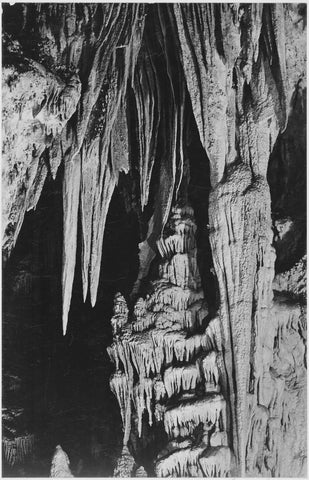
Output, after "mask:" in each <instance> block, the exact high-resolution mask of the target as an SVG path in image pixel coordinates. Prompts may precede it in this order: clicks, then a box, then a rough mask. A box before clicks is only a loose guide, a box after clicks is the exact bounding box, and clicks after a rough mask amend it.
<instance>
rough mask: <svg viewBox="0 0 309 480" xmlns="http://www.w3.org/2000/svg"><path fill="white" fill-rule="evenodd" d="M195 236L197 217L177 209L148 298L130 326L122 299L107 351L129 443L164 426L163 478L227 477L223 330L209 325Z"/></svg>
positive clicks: (159, 463) (136, 310)
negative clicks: (222, 389) (150, 429)
mask: <svg viewBox="0 0 309 480" xmlns="http://www.w3.org/2000/svg"><path fill="white" fill-rule="evenodd" d="M195 231H196V225H195V222H194V218H193V210H192V209H191V208H190V207H183V208H180V207H176V208H174V209H173V210H172V214H171V217H170V219H169V221H168V223H167V226H166V229H165V233H164V234H163V236H162V238H161V240H160V241H159V242H158V247H159V251H160V253H161V256H162V258H163V260H162V263H161V265H160V267H159V279H158V280H156V281H154V282H152V285H151V288H150V289H149V291H150V294H148V295H147V297H146V299H142V298H139V299H138V300H137V302H136V304H135V306H134V309H133V315H132V318H131V321H129V318H128V309H127V306H126V303H125V301H124V299H123V297H121V295H120V294H117V295H116V298H115V303H114V316H113V318H112V326H113V330H114V342H113V344H112V346H111V347H109V348H108V351H109V354H110V357H111V359H112V360H113V361H114V362H115V365H116V373H115V374H114V375H113V376H112V378H111V381H110V384H111V389H112V391H113V393H114V394H115V395H116V397H117V400H118V403H119V406H120V411H121V416H122V421H123V426H124V444H126V443H127V442H128V440H129V437H130V431H131V429H132V433H133V430H134V429H135V428H136V429H137V433H138V436H139V437H142V435H143V425H144V422H148V424H149V426H151V425H153V423H156V424H157V426H161V428H162V430H163V429H164V430H165V432H166V434H167V436H168V444H167V446H166V448H165V449H164V451H162V452H161V453H160V454H159V456H158V458H157V460H156V465H155V471H156V474H157V475H158V476H192V475H193V476H226V475H227V474H228V472H229V464H230V450H229V448H228V441H227V432H226V427H227V420H226V402H225V399H224V398H223V396H222V394H221V393H220V378H221V373H220V365H221V364H222V362H220V356H221V352H220V348H219V347H218V346H220V345H221V341H220V329H219V328H218V327H219V325H218V319H217V318H214V319H212V320H210V321H209V318H208V309H207V305H206V302H205V300H204V295H203V291H202V289H201V279H200V275H199V271H198V268H197V262H196V255H197V249H196V244H195ZM207 322H208V325H207V327H206V328H205V324H206V323H207Z"/></svg>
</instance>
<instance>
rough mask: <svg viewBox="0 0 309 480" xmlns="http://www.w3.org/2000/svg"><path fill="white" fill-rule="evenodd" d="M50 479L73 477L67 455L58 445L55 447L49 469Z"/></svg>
mask: <svg viewBox="0 0 309 480" xmlns="http://www.w3.org/2000/svg"><path fill="white" fill-rule="evenodd" d="M50 477H52V478H56V477H62V478H66V477H74V475H72V473H71V470H70V460H69V457H68V455H67V454H66V453H65V452H64V451H63V450H62V448H61V446H60V445H57V447H56V450H55V453H54V456H53V459H52V464H51V468H50Z"/></svg>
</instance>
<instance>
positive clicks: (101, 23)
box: [2, 3, 306, 476]
mask: <svg viewBox="0 0 309 480" xmlns="http://www.w3.org/2000/svg"><path fill="white" fill-rule="evenodd" d="M305 67H306V8H305V5H303V4H281V3H275V4H241V5H236V4H206V3H202V4H185V3H182V4H165V5H163V4H162V5H161V4H160V5H159V4H155V5H146V4H124V3H122V4H121V3H120V4H70V3H68V4H42V5H41V4H27V5H16V6H13V7H10V6H8V5H7V6H5V9H4V40H3V170H2V172H3V192H4V195H3V252H4V258H5V259H6V260H7V259H8V258H9V256H10V254H11V252H12V249H13V247H14V245H15V244H16V241H17V238H18V235H19V232H20V231H21V227H22V223H23V219H24V217H25V213H26V212H27V211H29V210H31V209H35V208H36V206H37V204H38V201H39V198H40V196H41V192H42V190H43V188H44V183H45V181H46V180H48V179H56V178H60V179H61V182H62V206H63V248H62V259H63V260H62V325H63V332H64V333H66V332H67V328H68V327H69V329H70V323H69V324H68V318H69V312H70V303H71V297H72V289H73V281H74V277H75V278H77V277H78V278H81V284H82V296H83V300H84V301H85V302H87V301H90V302H91V305H92V306H94V305H95V304H96V301H97V295H98V292H99V291H100V288H99V282H100V270H101V260H102V249H103V248H104V244H103V239H104V232H105V225H106V219H107V215H108V211H109V205H110V203H111V200H112V197H113V195H114V194H115V192H116V191H117V192H120V194H121V196H122V197H123V201H124V203H125V206H126V210H127V213H128V214H130V213H132V212H133V213H134V215H136V217H137V219H138V234H137V237H139V238H138V239H137V242H138V243H139V265H138V267H137V270H138V273H137V274H136V276H135V279H134V281H135V284H134V288H133V291H132V295H131V298H130V299H129V298H128V297H127V301H128V303H127V302H126V299H125V298H124V296H123V295H122V293H119V294H117V296H116V297H115V301H114V316H113V318H112V322H111V323H112V329H113V335H114V343H113V344H112V346H111V347H110V348H109V354H110V356H111V358H112V360H113V361H114V362H115V367H116V372H115V375H114V376H113V377H112V379H111V389H112V391H113V393H114V394H115V396H116V398H117V400H118V403H119V406H120V413H121V417H122V423H123V430H124V442H123V443H124V450H123V453H122V455H121V457H120V459H119V462H118V466H117V468H116V470H115V475H117V476H130V475H135V473H136V476H144V475H145V472H146V471H147V474H156V475H157V476H184V475H186V476H226V475H234V476H246V475H249V476H259V475H261V476H295V475H297V476H304V475H305V472H306V470H305V468H306V467H305V457H306V429H305V426H306V358H305V356H306V321H305V297H306V278H305V272H306V249H305V236H306V235H305V230H306V227H305V226H306V215H305V213H306V206H305V194H304V192H305V180H304V179H305V156H306V151H305V150H306V149H305V143H306V134H305V125H306V115H305V104H306V102H305V99H306V78H305V74H306V68H305ZM195 130H197V132H198V135H199V140H198V139H196V136H194V131H195ZM199 142H200V144H201V148H202V149H203V152H204V157H205V163H207V168H208V163H209V174H207V185H205V186H204V187H205V189H206V190H204V191H199V192H197V190H196V192H197V193H195V197H198V198H199V199H200V200H199V201H200V202H201V197H202V196H203V195H204V196H205V197H206V196H207V208H208V213H207V214H206V213H203V215H202V216H203V219H202V221H201V223H203V227H202V230H203V233H202V234H201V233H200V232H197V229H196V223H195V214H196V212H194V211H193V210H192V208H191V207H189V206H188V204H189V202H188V197H189V196H190V191H192V188H194V186H193V185H192V182H191V183H190V181H191V180H190V172H193V171H194V162H195V161H196V162H197V160H196V158H195V156H194V154H195V152H196V151H197V147H196V145H197V144H198V143H199ZM192 144H195V145H193V146H192ZM194 148H195V149H196V150H194ZM209 185H210V193H209V198H208V193H207V192H208V188H209ZM190 189H191V190H190ZM197 210H198V208H197ZM198 237H200V238H203V241H204V245H202V246H201V243H203V242H201V241H199V246H200V247H199V248H200V250H201V251H198V250H197V248H196V240H197V238H198ZM206 243H207V245H208V244H209V245H210V247H209V248H208V247H206ZM207 248H208V250H209V251H207ZM206 251H207V253H205V252H206ZM77 255H78V256H79V258H78V261H77ZM203 255H204V257H207V256H208V257H207V258H209V257H211V258H210V260H209V261H208V263H207V262H206V263H207V266H206V267H205V270H207V272H206V276H207V279H208V280H207V282H208V283H207V282H205V277H204V274H203V275H202V278H201V276H200V271H201V272H202V270H201V269H200V265H201V263H202V261H201V258H202V257H203ZM159 257H160V260H159ZM8 261H9V260H8ZM158 263H159V264H158ZM77 265H79V272H76V275H75V271H76V270H77V269H76V266H77ZM203 272H204V270H203ZM20 281H21V282H23V280H22V279H21V280H20ZM24 283H27V278H25V279H24ZM210 283H211V288H212V291H214V292H216V299H213V302H208V303H207V302H206V300H205V299H206V297H207V298H209V291H210V290H208V288H206V287H205V285H206V284H207V287H210V285H209V284H210ZM123 293H124V292H123ZM124 294H125V293H124ZM133 300H134V302H133ZM133 303H134V306H132V305H133ZM129 449H130V450H129ZM130 451H131V453H130ZM137 472H139V474H138V475H137Z"/></svg>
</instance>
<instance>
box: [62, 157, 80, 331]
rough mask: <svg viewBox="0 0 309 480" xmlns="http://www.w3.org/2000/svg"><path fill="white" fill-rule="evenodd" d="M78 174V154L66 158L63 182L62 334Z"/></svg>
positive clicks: (72, 258) (68, 299)
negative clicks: (72, 157)
mask: <svg viewBox="0 0 309 480" xmlns="http://www.w3.org/2000/svg"><path fill="white" fill-rule="evenodd" d="M80 175H81V165H80V156H79V155H78V156H77V157H75V160H70V159H66V162H65V166H64V182H63V211H64V222H63V270H62V295H63V298H62V304H63V313H62V321H63V325H62V328H63V334H64V335H65V333H66V329H67V323H68V315H69V308H70V302H71V294H72V287H73V279H74V270H75V259H76V245H77V222H78V205H79V189H80Z"/></svg>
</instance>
